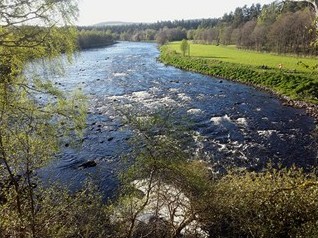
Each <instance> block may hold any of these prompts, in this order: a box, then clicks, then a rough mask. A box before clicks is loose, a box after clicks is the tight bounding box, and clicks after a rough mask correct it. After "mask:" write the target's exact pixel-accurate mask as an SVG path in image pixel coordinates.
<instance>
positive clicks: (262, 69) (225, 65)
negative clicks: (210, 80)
mask: <svg viewBox="0 0 318 238" xmlns="http://www.w3.org/2000/svg"><path fill="white" fill-rule="evenodd" d="M180 44H181V43H180V42H173V43H170V44H168V45H165V46H162V47H161V54H160V60H161V61H162V62H164V63H166V64H169V65H173V66H175V67H178V68H181V69H184V70H189V71H193V72H198V73H202V74H207V75H211V76H215V77H220V78H226V79H230V80H234V81H238V82H241V83H244V84H248V85H253V86H256V87H260V88H265V89H267V90H270V91H272V92H274V93H276V94H278V95H280V96H287V97H288V98H290V99H292V100H298V101H303V102H307V103H314V104H318V77H317V76H318V75H317V73H318V72H317V69H315V65H316V64H318V59H316V58H309V57H296V56H284V55H283V56H282V55H274V54H269V53H259V52H255V51H246V50H240V49H237V48H235V47H234V46H216V45H202V44H190V57H189V56H185V57H184V56H182V54H181V50H180ZM280 64H281V65H282V67H281V68H280V67H279V65H280Z"/></svg>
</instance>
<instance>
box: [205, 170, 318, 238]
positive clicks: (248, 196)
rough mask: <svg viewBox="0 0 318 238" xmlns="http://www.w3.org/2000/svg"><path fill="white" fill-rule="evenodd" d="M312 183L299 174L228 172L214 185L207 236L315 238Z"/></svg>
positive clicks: (317, 189) (316, 185)
mask: <svg viewBox="0 0 318 238" xmlns="http://www.w3.org/2000/svg"><path fill="white" fill-rule="evenodd" d="M317 193H318V180H317V177H316V175H315V174H314V173H309V174H308V173H304V172H303V171H302V170H301V169H297V168H294V167H293V168H290V169H280V170H277V169H271V168H269V169H267V170H266V171H265V172H260V173H254V172H241V173H237V172H234V173H230V174H228V175H226V176H224V177H223V178H222V179H221V180H219V181H217V182H216V184H215V186H214V187H213V194H212V196H211V197H210V199H209V202H208V206H210V207H209V208H208V209H207V212H204V214H202V216H201V217H202V219H203V220H205V221H207V223H208V227H209V230H210V236H212V237H315V236H316V235H317V232H318V230H317V217H318V213H317V204H318V200H317Z"/></svg>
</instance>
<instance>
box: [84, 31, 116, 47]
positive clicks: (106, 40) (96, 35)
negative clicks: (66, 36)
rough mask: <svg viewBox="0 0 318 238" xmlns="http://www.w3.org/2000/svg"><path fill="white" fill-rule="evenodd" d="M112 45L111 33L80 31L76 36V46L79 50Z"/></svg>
mask: <svg viewBox="0 0 318 238" xmlns="http://www.w3.org/2000/svg"><path fill="white" fill-rule="evenodd" d="M113 43H114V40H113V35H112V34H111V32H104V31H97V30H91V31H88V30H81V31H80V32H79V34H78V45H79V47H80V49H89V48H95V47H102V46H107V45H111V44H113Z"/></svg>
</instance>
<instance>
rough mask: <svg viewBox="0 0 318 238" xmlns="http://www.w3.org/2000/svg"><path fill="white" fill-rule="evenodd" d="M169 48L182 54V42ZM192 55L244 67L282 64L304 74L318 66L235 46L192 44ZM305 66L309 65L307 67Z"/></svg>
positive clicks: (313, 60)
mask: <svg viewBox="0 0 318 238" xmlns="http://www.w3.org/2000/svg"><path fill="white" fill-rule="evenodd" d="M169 47H170V48H171V49H173V50H175V51H176V52H178V53H181V50H180V42H173V43H171V44H169ZM190 55H191V56H193V57H202V58H207V59H216V60H220V61H224V62H230V63H239V64H243V65H252V66H262V65H265V66H268V67H271V68H276V69H277V68H278V67H279V64H282V67H283V69H288V70H297V71H303V72H312V71H313V68H314V67H315V65H316V64H318V59H317V58H309V57H297V56H282V55H275V54H270V53H260V52H255V51H249V50H241V49H237V48H236V47H235V46H216V45H203V44H190ZM300 62H302V63H300ZM305 65H307V67H306V66H305Z"/></svg>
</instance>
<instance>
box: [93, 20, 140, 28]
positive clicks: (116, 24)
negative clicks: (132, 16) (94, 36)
mask: <svg viewBox="0 0 318 238" xmlns="http://www.w3.org/2000/svg"><path fill="white" fill-rule="evenodd" d="M133 24H139V23H138V22H122V21H106V22H100V23H97V24H95V25H93V26H97V27H101V26H122V25H133Z"/></svg>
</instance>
